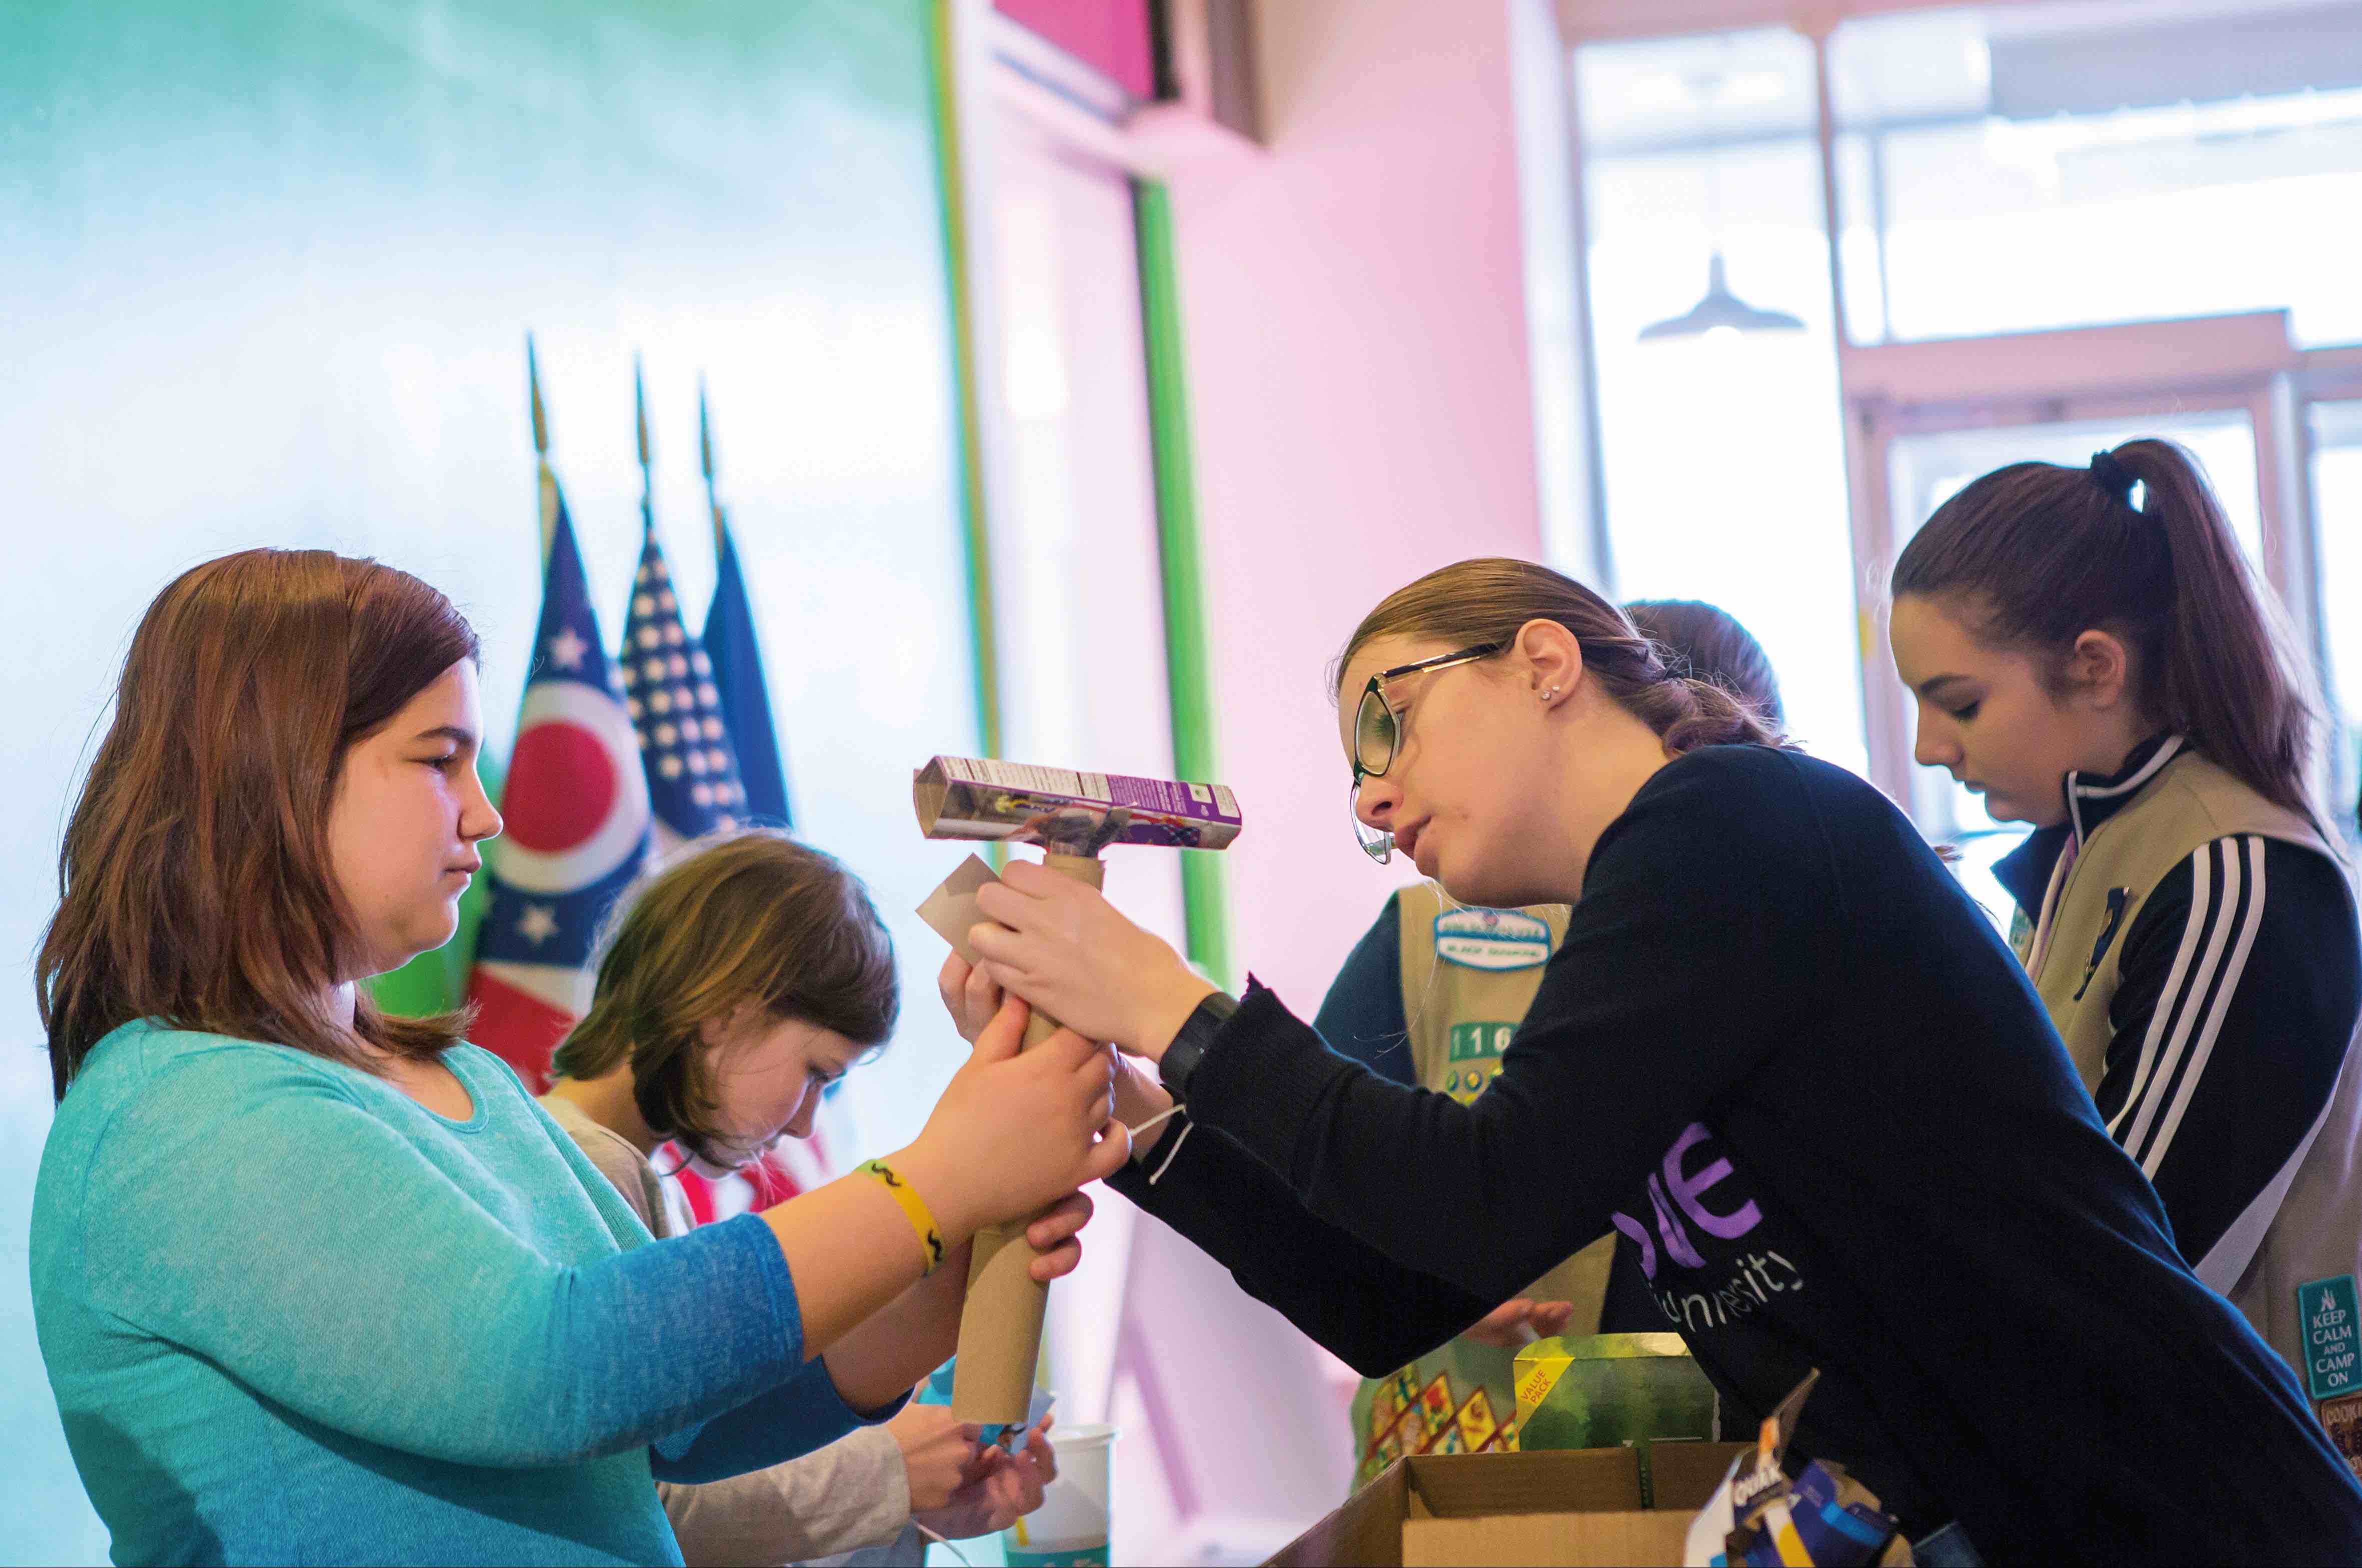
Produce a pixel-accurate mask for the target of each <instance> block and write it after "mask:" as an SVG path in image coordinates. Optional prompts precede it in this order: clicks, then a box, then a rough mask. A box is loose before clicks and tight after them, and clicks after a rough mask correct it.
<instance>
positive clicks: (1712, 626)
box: [1312, 599, 1784, 1488]
mask: <svg viewBox="0 0 2362 1568" xmlns="http://www.w3.org/2000/svg"><path fill="white" fill-rule="evenodd" d="M1624 614H1625V616H1626V618H1628V620H1630V622H1631V623H1632V625H1633V627H1634V629H1635V630H1637V631H1638V632H1639V634H1640V635H1642V636H1644V637H1646V638H1648V639H1649V641H1650V642H1652V643H1654V644H1656V645H1657V646H1658V648H1659V649H1660V650H1661V657H1665V658H1666V659H1667V660H1668V661H1669V662H1670V663H1671V665H1672V668H1675V669H1679V670H1683V671H1685V672H1686V673H1688V674H1690V675H1692V676H1694V677H1695V678H1696V679H1700V680H1705V681H1707V682H1709V683H1711V684H1713V685H1715V686H1718V687H1721V688H1722V689H1723V690H1727V691H1730V692H1734V693H1736V694H1737V695H1738V697H1739V698H1740V699H1742V700H1743V701H1745V702H1746V703H1747V705H1748V706H1749V707H1750V708H1752V709H1754V710H1755V712H1757V713H1758V714H1760V715H1761V716H1762V717H1763V718H1764V719H1765V720H1766V721H1768V722H1769V723H1770V724H1771V727H1772V728H1773V729H1774V730H1777V729H1778V728H1779V727H1780V726H1781V724H1782V723H1783V722H1784V721H1783V710H1782V707H1781V703H1780V683H1779V679H1778V678H1777V676H1776V675H1775V674H1774V673H1773V671H1772V668H1771V657H1769V656H1768V655H1766V654H1765V653H1764V651H1763V646H1762V645H1761V644H1760V643H1758V642H1757V641H1756V640H1755V637H1754V635H1753V634H1751V633H1750V632H1749V631H1748V629H1747V628H1746V627H1745V626H1743V625H1741V624H1739V623H1738V620H1737V619H1736V618H1735V617H1733V616H1732V615H1731V614H1730V613H1728V612H1727V611H1724V610H1720V609H1717V608H1716V606H1714V605H1712V604H1701V603H1698V602H1695V601H1693V600H1671V599H1649V600H1636V601H1634V602H1631V603H1629V604H1627V605H1625V606H1624ZM1379 854H1380V856H1382V857H1384V856H1390V854H1391V851H1390V850H1387V849H1384V848H1382V849H1381V850H1380V851H1379ZM1566 918H1567V907H1566V906H1565V905H1564V904H1537V905H1532V906H1530V907H1529V908H1526V909H1522V910H1482V909H1472V908H1470V907H1469V906H1467V905H1464V904H1459V903H1455V902H1453V901H1452V900H1451V898H1450V897H1449V896H1448V895H1447V894H1446V893H1445V892H1444V891H1443V889H1440V888H1439V887H1438V886H1436V884H1434V883H1433V882H1416V883H1413V884H1412V885H1411V886H1409V887H1407V888H1404V889H1401V890H1399V891H1398V892H1396V893H1392V894H1389V895H1388V896H1387V898H1386V901H1385V907H1384V908H1383V909H1381V910H1380V911H1378V918H1377V919H1376V920H1375V921H1374V922H1371V925H1370V929H1369V930H1368V931H1367V932H1365V933H1363V936H1362V939H1361V941H1359V942H1358V943H1356V944H1354V945H1353V951H1352V955H1350V956H1348V957H1347V958H1346V960H1345V964H1344V967H1342V968H1341V969H1340V970H1339V971H1338V972H1337V977H1336V979H1335V980H1333V981H1332V982H1330V987H1329V994H1328V995H1327V996H1325V997H1323V998H1321V999H1320V1010H1319V1013H1318V1014H1317V1015H1316V1016H1315V1017H1314V1018H1313V1020H1312V1027H1313V1028H1314V1029H1316V1030H1318V1031H1319V1034H1320V1038H1321V1039H1323V1040H1325V1041H1327V1042H1328V1043H1329V1045H1330V1048H1331V1049H1332V1050H1335V1051H1337V1052H1339V1053H1340V1054H1341V1055H1346V1056H1350V1057H1352V1059H1353V1060H1354V1061H1357V1062H1360V1063H1362V1064H1363V1066H1367V1067H1368V1068H1369V1069H1370V1070H1371V1071H1372V1072H1374V1073H1376V1074H1378V1075H1379V1076H1380V1077H1386V1078H1391V1079H1393V1080H1394V1081H1395V1082H1396V1083H1399V1084H1409V1085H1413V1086H1415V1087H1418V1088H1429V1089H1435V1090H1438V1091H1440V1092H1441V1093H1444V1094H1448V1095H1451V1097H1452V1098H1453V1099H1458V1100H1461V1101H1462V1102H1469V1101H1473V1100H1474V1099H1476V1097H1477V1096H1478V1095H1480V1094H1482V1093H1483V1092H1484V1091H1485V1088H1487V1087H1488V1086H1489V1085H1490V1084H1491V1082H1492V1081H1493V1078H1494V1076H1495V1075H1496V1073H1497V1072H1498V1071H1499V1070H1500V1055H1501V1051H1502V1049H1503V1047H1504V1046H1505V1045H1506V1044H1507V1041H1508V1040H1509V1039H1510V1038H1511V1037H1512V1036H1513V1035H1514V1034H1515V1033H1516V1031H1517V1026H1518V1021H1520V1020H1522V1019H1523V1018H1524V1017H1525V1016H1526V1012H1527V1010H1528V1009H1529V1008H1531V1007H1532V1006H1533V1001H1534V997H1535V995H1536V994H1537V993H1538V992H1539V991H1540V988H1541V983H1542V975H1543V970H1544V967H1545V966H1547V964H1548V963H1549V960H1550V956H1551V953H1552V952H1553V951H1555V949H1556V945H1557V944H1558V943H1559V942H1560V941H1561V940H1562V938H1563V937H1564V935H1565V933H1566ZM1663 1327H1664V1316H1663V1313H1662V1312H1661V1310H1660V1309H1659V1308H1658V1306H1657V1303H1656V1299H1655V1297H1652V1296H1651V1295H1650V1293H1649V1287H1648V1281H1647V1280H1646V1278H1644V1277H1643V1275H1641V1273H1640V1252H1639V1248H1638V1247H1636V1246H1634V1245H1633V1244H1632V1243H1631V1242H1629V1241H1628V1240H1625V1239H1623V1238H1621V1237H1619V1236H1617V1234H1616V1233H1615V1232H1614V1231H1609V1232H1608V1233H1607V1234H1606V1235H1604V1236H1602V1237H1600V1238H1599V1239H1598V1240H1597V1241H1595V1242H1592V1243H1591V1244H1590V1245H1588V1246H1586V1247H1584V1249H1583V1250H1582V1251H1581V1252H1579V1253H1575V1254H1574V1255H1573V1257H1570V1258H1568V1259H1566V1260H1565V1261H1564V1262H1563V1263H1561V1264H1557V1265H1555V1266H1554V1267H1552V1268H1551V1271H1550V1272H1549V1273H1548V1274H1546V1275H1542V1277H1541V1278H1540V1279H1538V1280H1536V1281H1535V1282H1534V1283H1533V1284H1532V1285H1530V1286H1527V1287H1525V1288H1524V1289H1522V1290H1520V1291H1519V1292H1518V1295H1517V1296H1516V1297H1514V1298H1513V1299H1511V1300H1508V1301H1505V1302H1503V1303H1502V1304H1501V1305H1500V1306H1498V1307H1496V1308H1495V1309H1493V1310H1492V1311H1491V1312H1488V1313H1486V1314H1485V1317H1483V1318H1482V1319H1480V1320H1477V1321H1476V1322H1474V1323H1472V1324H1470V1325H1469V1326H1468V1328H1467V1330H1466V1331H1464V1332H1462V1334H1460V1335H1459V1336H1458V1337H1456V1338H1454V1339H1452V1340H1451V1341H1450V1342H1447V1343H1445V1344H1441V1345H1438V1346H1436V1347H1435V1348H1434V1349H1432V1350H1430V1351H1427V1352H1425V1353H1422V1354H1421V1355H1420V1356H1419V1357H1418V1360H1417V1361H1414V1362H1412V1363H1410V1364H1408V1365H1407V1366H1406V1367H1405V1368H1404V1369H1403V1370H1402V1371H1401V1372H1397V1373H1396V1374H1394V1375H1392V1376H1389V1377H1371V1378H1364V1379H1363V1381H1362V1386H1361V1388H1360V1390H1359V1391H1358V1392H1357V1393H1356V1394H1355V1395H1354V1397H1353V1406H1352V1412H1351V1419H1352V1432H1353V1448H1354V1454H1355V1461H1354V1468H1353V1485H1354V1486H1355V1487H1356V1488H1359V1487H1361V1486H1363V1485H1367V1484H1368V1483H1370V1482H1371V1481H1374V1480H1375V1479H1376V1478H1377V1476H1378V1474H1379V1473H1380V1472H1381V1471H1383V1470H1384V1469H1385V1467H1386V1465H1387V1464H1389V1463H1392V1462H1393V1461H1394V1460H1395V1459H1396V1458H1397V1457H1399V1456H1401V1455H1402V1454H1405V1453H1413V1452H1433V1447H1434V1445H1435V1444H1437V1443H1441V1442H1448V1441H1465V1442H1470V1443H1473V1444H1478V1445H1482V1444H1485V1443H1486V1442H1488V1441H1491V1440H1490V1439H1488V1438H1487V1437H1486V1436H1485V1430H1486V1426H1487V1424H1488V1423H1495V1424H1497V1425H1504V1426H1505V1425H1507V1423H1508V1422H1509V1421H1510V1420H1511V1418H1512V1416H1513V1415H1514V1413H1515V1411H1516V1410H1517V1408H1518V1399H1517V1360H1516V1357H1517V1353H1518V1350H1519V1348H1521V1347H1522V1346H1525V1345H1528V1344H1530V1343H1532V1342H1534V1341H1535V1340H1536V1339H1538V1338H1540V1337H1541V1336H1544V1335H1549V1334H1560V1333H1567V1334H1573V1335H1576V1336H1584V1335H1590V1334H1628V1333H1647V1332H1651V1331H1661V1330H1662V1329H1663ZM1406 1376H1407V1378H1408V1381H1409V1386H1410V1387H1413V1388H1418V1389H1429V1388H1433V1387H1435V1386H1436V1382H1437V1379H1439V1378H1440V1379H1441V1380H1442V1389H1441V1391H1442V1393H1443V1396H1444V1397H1445V1398H1446V1399H1447V1400H1448V1401H1449V1403H1450V1406H1451V1409H1452V1410H1454V1411H1459V1412H1462V1422H1464V1424H1465V1430H1462V1425H1461V1424H1460V1423H1447V1424H1446V1427H1445V1429H1443V1430H1430V1428H1429V1427H1428V1426H1427V1425H1426V1424H1424V1423H1422V1422H1421V1421H1420V1420H1419V1419H1418V1416H1417V1415H1416V1414H1414V1413H1410V1412H1406V1411H1404V1410H1403V1409H1402V1408H1401V1405H1400V1403H1399V1401H1398V1400H1397V1398H1396V1397H1395V1396H1394V1395H1392V1394H1391V1393H1390V1392H1389V1390H1391V1389H1393V1388H1394V1387H1395V1386H1396V1385H1397V1384H1399V1383H1401V1382H1402V1381H1403V1380H1404V1378H1405V1377H1406ZM1479 1394H1481V1395H1482V1396H1483V1398H1482V1399H1481V1400H1480V1399H1479V1398H1478V1397H1477V1396H1478V1395H1479ZM1447 1430H1448V1431H1451V1432H1453V1433H1456V1434H1458V1435H1457V1436H1456V1437H1452V1438H1447V1437H1446V1436H1445V1432H1446V1431H1447Z"/></svg>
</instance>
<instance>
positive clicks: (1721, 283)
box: [1640, 249, 1805, 343]
mask: <svg viewBox="0 0 2362 1568" xmlns="http://www.w3.org/2000/svg"><path fill="white" fill-rule="evenodd" d="M1722 330H1727V331H1731V332H1802V331H1804V330H1805V324H1804V323H1803V322H1801V321H1799V320H1797V319H1796V318H1795V317H1794V316H1793V315H1789V314H1788V313H1787V312H1786V311H1784V310H1760V309H1758V308H1757V307H1756V306H1754V305H1751V304H1748V303H1747V302H1746V301H1745V300H1743V299H1740V298H1739V297H1738V295H1737V294H1734V293H1731V292H1730V282H1729V280H1728V278H1727V276H1726V275H1725V273H1724V270H1723V262H1722V252H1721V251H1720V250H1718V249H1717V250H1716V251H1715V252H1714V254H1713V255H1712V256H1711V257H1710V258H1708V259H1707V261H1706V264H1705V297H1704V298H1702V299H1700V300H1699V301H1698V303H1697V304H1694V305H1692V306H1690V308H1689V309H1688V310H1687V311H1685V312H1683V314H1682V315H1676V316H1669V317H1667V318H1666V319H1665V320H1663V321H1657V322H1651V323H1650V324H1649V325H1648V326H1644V327H1642V328H1641V329H1640V341H1641V342H1643V343H1648V342H1651V341H1653V340H1655V339H1657V338H1661V337H1705V335H1706V334H1707V333H1709V332H1716V331H1722Z"/></svg>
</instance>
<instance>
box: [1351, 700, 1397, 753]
mask: <svg viewBox="0 0 2362 1568" xmlns="http://www.w3.org/2000/svg"><path fill="white" fill-rule="evenodd" d="M1394 759H1395V715H1394V711H1393V710H1392V709H1390V708H1388V707H1387V706H1386V704H1385V699H1384V698H1382V697H1380V696H1379V695H1378V694H1377V693H1376V692H1375V691H1364V692H1363V693H1362V706H1361V708H1360V710H1359V711H1358V712H1355V713H1354V715H1353V760H1354V761H1355V762H1356V763H1359V764H1360V765H1361V768H1362V771H1363V772H1364V773H1384V772H1385V770H1386V768H1387V767H1388V766H1389V765H1390V764H1392V763H1393V761H1394Z"/></svg>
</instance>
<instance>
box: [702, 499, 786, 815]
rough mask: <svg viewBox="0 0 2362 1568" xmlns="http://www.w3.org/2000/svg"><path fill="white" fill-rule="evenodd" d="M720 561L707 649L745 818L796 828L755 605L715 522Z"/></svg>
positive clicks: (726, 532)
mask: <svg viewBox="0 0 2362 1568" xmlns="http://www.w3.org/2000/svg"><path fill="white" fill-rule="evenodd" d="M714 545H715V549H716V551H717V553H718V555H719V557H720V562H719V567H720V569H719V572H718V574H717V575H716V577H715V579H714V584H713V605H712V608H711V609H709V610H708V611H707V612H706V613H705V651H706V654H707V656H708V657H711V658H712V660H713V685H714V689H715V690H718V691H720V692H721V693H722V720H723V723H724V724H726V725H728V726H729V730H730V738H731V740H732V741H733V742H734V744H735V745H737V748H738V778H739V781H740V782H741V783H743V784H744V785H745V789H746V814H747V815H748V816H749V817H752V818H753V819H754V820H756V822H763V823H778V825H779V826H781V827H793V826H795V823H796V819H795V813H794V812H793V811H791V810H790V809H789V805H788V768H787V762H786V760H785V759H784V758H783V757H781V756H780V755H779V736H778V731H777V730H776V729H775V728H774V727H773V726H772V723H771V693H770V688H769V687H768V686H767V685H766V684H765V683H764V680H763V646H762V643H761V640H760V639H759V638H758V637H757V635H756V630H755V607H754V604H753V602H751V601H750V600H749V599H748V597H747V594H746V574H745V571H744V570H742V569H740V567H739V565H738V542H737V541H736V540H735V539H734V538H732V537H731V536H730V528H729V525H727V524H724V523H721V522H720V521H719V519H717V520H716V526H715V528H714Z"/></svg>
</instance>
